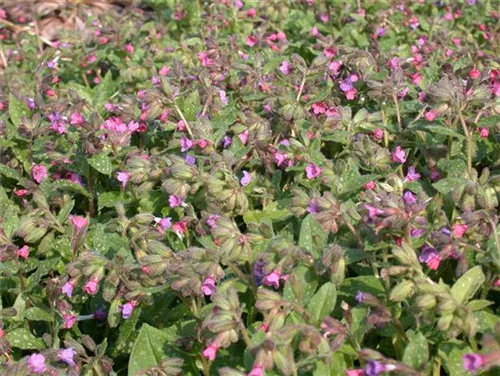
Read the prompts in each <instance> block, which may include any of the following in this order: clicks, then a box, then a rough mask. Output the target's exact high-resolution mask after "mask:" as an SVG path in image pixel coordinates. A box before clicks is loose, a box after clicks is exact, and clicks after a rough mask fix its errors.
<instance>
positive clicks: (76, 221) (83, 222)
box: [69, 215, 89, 233]
mask: <svg viewBox="0 0 500 376" xmlns="http://www.w3.org/2000/svg"><path fill="white" fill-rule="evenodd" d="M69 221H70V223H71V225H72V226H73V231H74V232H75V233H80V232H82V231H83V230H84V229H85V227H87V226H88V224H89V220H88V219H87V218H85V217H82V216H79V215H70V216H69Z"/></svg>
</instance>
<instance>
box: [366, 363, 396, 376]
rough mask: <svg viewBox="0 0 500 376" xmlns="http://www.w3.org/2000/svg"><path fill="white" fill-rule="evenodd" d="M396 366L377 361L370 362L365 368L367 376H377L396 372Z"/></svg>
mask: <svg viewBox="0 0 500 376" xmlns="http://www.w3.org/2000/svg"><path fill="white" fill-rule="evenodd" d="M395 369H396V366H395V365H394V364H384V363H380V362H377V361H376V360H370V361H369V362H368V364H367V365H366V368H365V375H366V376H377V375H379V374H381V373H382V372H390V371H394V370H395Z"/></svg>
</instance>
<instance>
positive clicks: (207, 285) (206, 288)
mask: <svg viewBox="0 0 500 376" xmlns="http://www.w3.org/2000/svg"><path fill="white" fill-rule="evenodd" d="M216 289H217V288H216V287H215V279H214V278H213V277H207V278H205V280H204V281H203V283H202V284H201V287H200V290H201V292H202V293H203V294H205V295H206V296H210V295H212V294H213V293H214V292H215V290H216Z"/></svg>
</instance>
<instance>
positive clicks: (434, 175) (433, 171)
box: [430, 167, 441, 182]
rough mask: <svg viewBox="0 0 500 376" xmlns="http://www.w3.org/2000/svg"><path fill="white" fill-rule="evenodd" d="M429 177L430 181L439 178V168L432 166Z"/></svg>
mask: <svg viewBox="0 0 500 376" xmlns="http://www.w3.org/2000/svg"><path fill="white" fill-rule="evenodd" d="M430 178H431V181H432V182H435V181H438V180H439V179H440V178H441V175H440V174H439V170H438V169H437V168H435V167H434V168H432V169H431V173H430Z"/></svg>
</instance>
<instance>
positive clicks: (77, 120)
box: [69, 112, 85, 125]
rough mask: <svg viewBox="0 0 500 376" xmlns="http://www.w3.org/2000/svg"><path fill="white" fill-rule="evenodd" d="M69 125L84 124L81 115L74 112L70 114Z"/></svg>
mask: <svg viewBox="0 0 500 376" xmlns="http://www.w3.org/2000/svg"><path fill="white" fill-rule="evenodd" d="M69 123H70V124H71V125H82V124H83V123H85V119H84V118H83V116H82V114H81V113H79V112H74V113H72V114H71V117H70V120H69Z"/></svg>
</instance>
